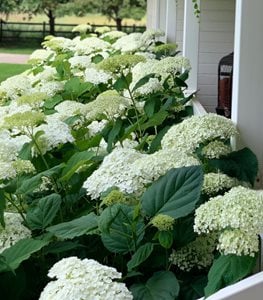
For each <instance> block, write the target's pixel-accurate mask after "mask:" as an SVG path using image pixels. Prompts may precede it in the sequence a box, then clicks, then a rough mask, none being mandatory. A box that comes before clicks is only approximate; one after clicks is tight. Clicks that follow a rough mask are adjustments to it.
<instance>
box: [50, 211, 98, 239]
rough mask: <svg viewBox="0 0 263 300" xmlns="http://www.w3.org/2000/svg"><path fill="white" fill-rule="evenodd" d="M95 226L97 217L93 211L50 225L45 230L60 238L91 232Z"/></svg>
mask: <svg viewBox="0 0 263 300" xmlns="http://www.w3.org/2000/svg"><path fill="white" fill-rule="evenodd" d="M97 227H98V217H97V216H96V215H95V214H94V213H90V214H88V215H86V216H82V217H80V218H78V219H74V220H72V221H69V222H64V223H60V224H57V225H54V226H50V227H48V228H47V231H49V232H51V233H53V234H54V235H55V236H56V237H58V238H61V239H73V238H74V237H77V236H81V235H84V234H93V233H94V231H95V230H96V229H97Z"/></svg>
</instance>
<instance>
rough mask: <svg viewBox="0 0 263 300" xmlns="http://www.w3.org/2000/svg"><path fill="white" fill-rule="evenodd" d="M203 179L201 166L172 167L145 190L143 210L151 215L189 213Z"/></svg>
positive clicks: (176, 216) (184, 214)
mask: <svg viewBox="0 0 263 300" xmlns="http://www.w3.org/2000/svg"><path fill="white" fill-rule="evenodd" d="M202 179H203V173H202V169H201V167H200V166H192V167H183V168H178V169H171V170H170V171H168V172H167V173H166V174H165V175H164V176H163V177H161V178H159V179H158V180H157V181H155V182H154V183H153V184H152V185H151V186H150V187H149V188H148V189H147V190H146V191H145V193H144V194H143V196H142V199H141V200H142V209H143V211H144V212H145V213H146V215H147V216H149V217H153V216H155V215H157V214H164V215H168V216H171V217H173V218H180V217H184V216H186V215H188V214H189V213H191V212H192V211H193V210H194V208H195V204H196V202H197V201H198V199H199V195H200V190H201V186H202Z"/></svg>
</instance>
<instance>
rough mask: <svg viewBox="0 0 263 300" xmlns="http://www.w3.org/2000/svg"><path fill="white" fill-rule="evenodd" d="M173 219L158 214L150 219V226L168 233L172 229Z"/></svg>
mask: <svg viewBox="0 0 263 300" xmlns="http://www.w3.org/2000/svg"><path fill="white" fill-rule="evenodd" d="M174 222H175V219H174V218H173V217H170V216H168V215H163V214H158V215H156V216H155V217H153V218H152V220H151V224H152V226H154V227H156V228H157V229H158V230H160V231H169V230H172V229H173V225H174Z"/></svg>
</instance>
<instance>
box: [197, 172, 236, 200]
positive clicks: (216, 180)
mask: <svg viewBox="0 0 263 300" xmlns="http://www.w3.org/2000/svg"><path fill="white" fill-rule="evenodd" d="M236 185H239V181H238V180H237V179H236V178H233V177H229V176H227V175H226V174H222V173H207V174H205V175H204V182H203V186H202V192H203V193H205V194H207V195H215V194H216V193H218V192H222V191H226V190H229V189H231V188H232V187H234V186H236Z"/></svg>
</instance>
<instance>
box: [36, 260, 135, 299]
mask: <svg viewBox="0 0 263 300" xmlns="http://www.w3.org/2000/svg"><path fill="white" fill-rule="evenodd" d="M48 276H49V277H50V278H56V280H55V281H51V282H49V283H48V284H47V286H46V287H45V288H44V290H43V291H42V293H41V295H40V298H39V300H49V299H50V300H51V299H52V300H61V299H67V300H94V299H96V300H132V299H133V297H132V294H131V292H130V291H129V290H128V289H127V288H126V286H125V284H124V283H120V282H116V281H114V279H120V278H121V273H119V272H117V270H116V269H114V268H111V267H108V266H104V265H101V264H100V263H98V262H97V261H95V260H93V259H83V260H81V259H79V258H77V257H68V258H63V259H61V260H60V261H58V262H57V263H56V264H54V266H53V267H52V268H51V269H50V270H49V272H48Z"/></svg>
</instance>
